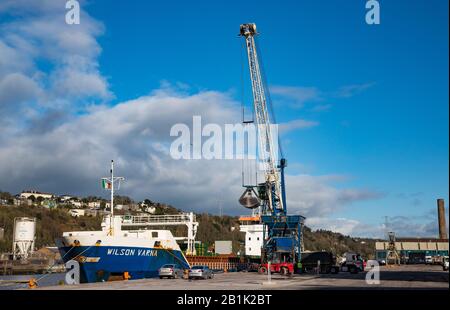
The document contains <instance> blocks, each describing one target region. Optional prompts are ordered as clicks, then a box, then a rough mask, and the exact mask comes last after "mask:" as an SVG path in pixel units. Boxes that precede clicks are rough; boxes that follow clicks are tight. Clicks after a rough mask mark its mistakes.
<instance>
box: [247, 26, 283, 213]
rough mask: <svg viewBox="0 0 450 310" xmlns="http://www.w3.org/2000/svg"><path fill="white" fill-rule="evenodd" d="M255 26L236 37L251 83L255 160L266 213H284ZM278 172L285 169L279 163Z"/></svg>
mask: <svg viewBox="0 0 450 310" xmlns="http://www.w3.org/2000/svg"><path fill="white" fill-rule="evenodd" d="M257 34H258V33H257V32H256V25H255V24H243V25H241V29H240V35H241V36H243V37H245V41H246V49H247V55H248V63H249V70H250V79H251V83H252V93H253V107H254V111H255V116H256V124H257V126H258V128H257V129H258V141H259V156H260V160H261V161H262V164H263V166H264V172H265V181H266V185H267V195H268V209H269V210H268V211H272V212H278V211H284V212H285V210H286V207H285V203H286V202H285V199H284V197H285V195H284V188H283V186H284V180H282V179H283V178H282V177H281V178H280V175H279V171H278V168H279V166H278V164H277V162H276V158H277V156H276V155H277V152H278V150H276V149H275V146H274V143H273V141H274V140H273V135H272V127H271V123H270V118H269V113H268V109H267V99H266V98H267V97H266V92H268V89H265V85H264V81H263V79H262V74H261V67H260V63H259V58H258V53H257V49H256V44H255V36H256V35H257ZM280 167H281V169H284V167H285V160H282V164H281V165H280Z"/></svg>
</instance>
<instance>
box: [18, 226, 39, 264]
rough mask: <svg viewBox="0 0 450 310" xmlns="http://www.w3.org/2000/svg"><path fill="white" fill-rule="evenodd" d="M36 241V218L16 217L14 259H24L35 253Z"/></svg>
mask: <svg viewBox="0 0 450 310" xmlns="http://www.w3.org/2000/svg"><path fill="white" fill-rule="evenodd" d="M35 239H36V218H30V217H16V218H15V219H14V235H13V258H14V259H24V258H27V257H28V256H30V254H31V253H33V251H34V241H35Z"/></svg>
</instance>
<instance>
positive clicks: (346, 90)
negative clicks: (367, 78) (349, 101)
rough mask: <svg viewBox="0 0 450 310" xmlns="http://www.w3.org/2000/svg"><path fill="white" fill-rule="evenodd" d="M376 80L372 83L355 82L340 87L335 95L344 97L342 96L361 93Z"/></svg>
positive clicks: (346, 96) (348, 96)
mask: <svg viewBox="0 0 450 310" xmlns="http://www.w3.org/2000/svg"><path fill="white" fill-rule="evenodd" d="M374 85H375V83H374V82H370V83H364V84H353V85H346V86H342V87H341V88H339V89H338V90H337V91H336V92H335V93H334V96H336V97H342V98H350V97H353V96H355V95H356V94H359V93H361V92H363V91H365V90H367V89H369V88H370V87H372V86H374Z"/></svg>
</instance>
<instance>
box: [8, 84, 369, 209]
mask: <svg viewBox="0 0 450 310" xmlns="http://www.w3.org/2000/svg"><path fill="white" fill-rule="evenodd" d="M192 115H200V116H202V121H203V124H206V123H217V124H224V123H230V122H232V121H234V120H238V119H239V104H238V103H237V102H235V101H234V100H233V99H231V98H230V97H229V95H228V94H223V93H220V92H214V91H204V92H199V93H195V94H190V95H187V94H180V93H177V92H176V91H175V90H174V89H170V90H168V89H167V88H163V89H159V90H156V91H154V92H153V93H152V94H151V95H149V96H145V97H141V98H138V99H136V100H131V101H127V102H123V103H121V104H118V105H116V106H114V107H106V106H104V107H102V108H97V109H95V110H93V111H92V112H91V113H89V114H86V115H83V116H79V117H78V118H74V119H72V120H69V121H66V122H65V123H64V124H61V125H59V126H56V127H55V128H52V129H51V130H48V131H47V132H44V133H41V132H39V133H38V132H36V133H30V132H27V133H22V134H17V135H15V136H14V137H11V139H9V140H7V141H5V142H4V143H3V144H2V147H1V148H0V162H1V163H2V165H1V166H0V175H2V176H4V177H3V178H2V179H1V181H0V187H1V188H3V189H9V190H12V191H20V190H21V189H23V188H27V187H34V188H38V189H41V190H46V191H54V192H57V193H66V192H68V191H73V193H75V194H83V195H87V194H101V190H100V189H99V185H98V180H99V178H100V177H102V176H104V175H105V174H107V169H108V168H107V166H108V162H109V160H110V159H115V160H116V163H117V173H118V174H121V175H124V176H125V177H126V178H127V181H126V182H125V184H124V186H123V188H122V193H123V194H127V195H130V196H132V197H135V198H137V199H142V198H145V197H150V198H152V199H155V200H160V201H166V202H169V203H173V204H174V205H176V206H177V207H179V208H183V209H186V210H196V211H201V210H204V211H208V212H213V213H214V212H216V211H217V210H216V207H217V199H221V200H222V201H223V202H224V211H225V212H228V213H231V214H239V213H245V212H247V211H246V210H244V209H243V208H242V207H240V206H239V205H238V202H237V200H238V198H239V196H240V194H241V192H242V191H243V189H242V188H241V161H239V160H210V161H208V160H173V159H172V158H171V157H170V156H169V154H168V152H167V150H168V146H169V145H170V143H171V142H172V141H173V139H174V138H173V137H170V136H169V132H170V128H171V126H172V125H174V124H175V123H185V124H188V125H189V124H191V122H192ZM31 154H33V155H32V156H31ZM336 179H340V177H336V176H319V177H314V176H306V175H299V176H287V184H288V199H289V200H288V205H289V210H290V212H295V213H297V212H299V213H302V214H304V215H306V216H310V215H320V214H326V213H328V212H330V211H333V210H332V208H335V207H336V206H343V205H346V204H349V203H351V202H355V201H358V200H362V199H370V198H374V196H371V195H370V193H365V192H364V191H359V190H357V189H347V190H339V189H336V188H334V187H332V186H331V185H329V184H327V183H329V182H331V181H335V180H336Z"/></svg>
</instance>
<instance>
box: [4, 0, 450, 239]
mask: <svg viewBox="0 0 450 310" xmlns="http://www.w3.org/2000/svg"><path fill="white" fill-rule="evenodd" d="M379 2H380V5H381V24H380V25H371V26H369V25H367V24H366V23H365V13H366V9H365V7H364V6H365V1H356V0H355V1H277V2H274V1H245V2H242V1H226V2H225V1H224V2H218V1H216V2H213V1H170V2H163V1H160V2H157V1H137V0H136V1H89V2H82V3H81V6H82V9H83V10H84V12H83V14H89V16H90V17H89V18H90V19H91V18H92V19H93V20H95V21H96V23H98V24H99V25H100V26H98V28H99V30H98V33H94V34H92V38H94V39H95V40H96V42H97V45H96V46H98V47H100V49H101V52H99V53H98V54H96V55H94V56H89V57H91V58H90V59H94V63H95V68H96V69H95V70H96V71H95V72H96V74H97V73H98V75H100V76H101V77H102V79H103V81H105V84H107V89H108V92H109V93H111V94H112V95H111V96H97V97H100V99H98V98H97V99H92V98H91V97H89V100H90V101H92V102H96V103H95V104H97V103H98V104H101V105H105V106H107V107H110V108H113V107H114V106H115V105H117V104H119V103H123V102H127V101H129V100H133V99H136V98H139V97H141V96H145V95H149V94H151V93H152V91H154V90H155V89H158V88H160V87H161V83H162V82H161V81H167V82H168V83H171V84H176V83H183V84H186V85H189V87H190V88H189V93H190V94H195V93H197V92H204V91H217V92H221V93H225V94H228V95H229V97H231V98H232V99H233V100H236V101H239V100H240V95H239V94H240V92H241V89H242V83H241V77H242V76H241V56H242V39H241V38H238V37H237V34H238V31H239V25H240V24H241V23H243V22H254V23H256V24H257V26H258V29H259V31H260V33H261V36H260V37H259V38H258V43H259V46H260V49H261V51H262V59H263V61H264V66H265V71H266V74H267V77H268V82H269V84H270V86H271V88H272V89H273V101H274V105H275V112H276V115H277V120H278V122H280V123H286V122H289V121H295V120H298V119H303V120H308V121H312V122H316V123H317V125H316V126H312V127H311V128H305V129H301V130H293V131H290V132H288V133H287V134H286V135H284V136H283V145H284V152H285V155H286V157H287V159H288V161H289V167H288V169H289V170H288V173H290V174H293V175H297V174H307V175H313V176H332V175H336V176H339V177H338V178H337V179H339V180H338V181H334V182H333V188H335V189H336V190H340V189H342V190H344V189H348V188H352V189H359V190H363V191H367V192H370V193H372V195H371V196H370V197H371V198H370V199H361V200H356V201H353V202H351V203H348V204H344V205H342V206H339V207H336V208H335V209H334V208H333V206H330V207H329V210H330V214H327V216H328V217H329V221H330V222H332V221H333V219H338V218H342V219H349V220H354V221H357V222H358V223H360V224H361V225H365V226H371V227H375V228H373V229H372V230H371V231H370V233H369V234H374V233H373V231H374V230H376V229H377V228H376V227H378V226H379V225H381V223H382V222H383V221H384V216H389V217H392V219H393V221H395V219H396V218H399V217H408V218H410V219H414V221H415V222H416V223H417V227H418V228H417V234H434V233H435V230H436V227H435V226H434V224H433V225H428V224H429V222H428V221H429V220H430V219H432V218H433V217H434V216H435V214H434V212H433V211H432V210H435V208H436V198H444V199H445V200H446V202H448V200H449V195H448V185H449V184H448V179H449V175H448V170H449V167H448V163H449V160H448V158H449V153H448V150H449V145H448V141H449V137H448V129H449V128H448V126H449V125H448V112H449V111H448V102H449V98H448V67H449V64H448V1H441V0H434V1H425V0H421V1H419V0H417V1H406V0H404V1H402V0H398V1H383V0H381V1H379ZM52 10H54V8H53V9H52ZM0 13H1V7H0ZM83 14H82V16H81V23H82V24H83V18H84V17H85V15H83ZM18 15H19V16H20V14H18ZM1 16H2V15H0V17H1ZM11 16H12V17H11ZM86 16H87V15H86ZM3 17H4V19H3V21H4V22H5V21H8V22H9V21H10V20H12V21H13V22H14V21H15V18H16V17H17V16H15V14H13V12H12V11H9V12H5V11H4V12H3ZM0 38H1V37H0ZM5 38H6V36H5ZM5 42H8V41H7V40H6V39H5ZM10 44H12V43H10ZM0 52H1V50H0ZM0 55H1V54H0ZM244 60H245V59H244ZM34 62H35V64H36V67H38V68H39V70H40V71H42V72H45V73H49V72H51V71H52V70H54V68H55V67H58V64H57V63H56V62H55V61H54V59H51V58H50V59H49V58H45V57H42V58H36V59H34ZM55 63H56V64H55ZM0 77H1V76H0ZM244 79H245V83H244V87H245V89H244V90H245V92H246V93H247V95H248V94H249V93H250V89H249V83H248V79H249V77H248V73H247V72H246V71H245V72H244ZM93 97H95V96H93ZM76 104H79V102H75V103H72V106H73V105H76ZM83 104H84V103H83ZM161 109H164V106H163V105H161ZM79 112H80V111H78V112H77V113H79ZM89 113H91V110H90V109H87V110H83V109H81V114H89ZM74 115H77V114H76V113H75V114H73V115H70V116H68V117H67V118H68V119H71V120H72V119H74V118H76V116H74ZM64 119H65V118H64ZM27 184H33V183H32V182H29V183H27ZM43 184H45V182H44V183H43ZM0 185H2V188H5V185H4V184H0ZM33 185H34V184H33ZM23 186H25V185H23ZM36 186H37V185H36ZM6 187H7V186H6ZM49 187H50V190H52V189H53V188H54V187H52V186H51V185H49ZM17 188H19V186H17ZM14 189H15V188H14ZM80 192H82V190H80ZM288 195H289V192H288ZM169 200H170V199H169ZM233 212H236V211H233ZM233 212H231V213H233ZM216 213H217V212H216ZM430 221H431V222H432V223H434V219H433V220H430ZM431 222H430V223H431ZM327 223H328V222H327ZM427 225H428V226H427ZM425 226H426V227H425ZM332 227H334V226H332ZM402 227H403V226H402ZM415 227H416V226H415ZM424 227H425V228H424ZM398 229H399V230H400V229H402V228H401V227H399V228H398ZM361 231H362V232H356V230H355V231H350V232H351V233H362V234H364V233H366V231H365V230H364V229H362V230H361ZM404 233H405V234H412V233H415V232H414V229H409V228H408V229H407V228H405V231H404Z"/></svg>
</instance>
